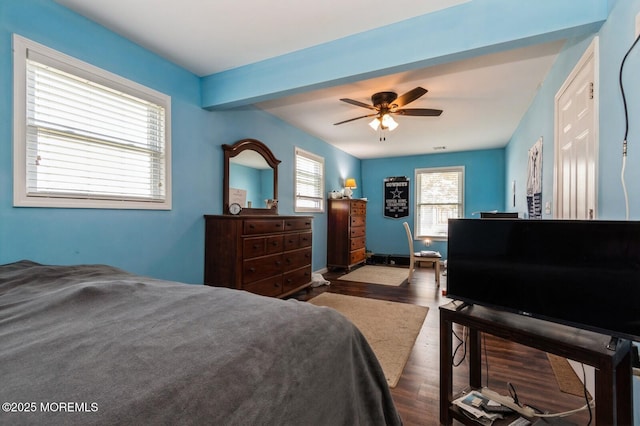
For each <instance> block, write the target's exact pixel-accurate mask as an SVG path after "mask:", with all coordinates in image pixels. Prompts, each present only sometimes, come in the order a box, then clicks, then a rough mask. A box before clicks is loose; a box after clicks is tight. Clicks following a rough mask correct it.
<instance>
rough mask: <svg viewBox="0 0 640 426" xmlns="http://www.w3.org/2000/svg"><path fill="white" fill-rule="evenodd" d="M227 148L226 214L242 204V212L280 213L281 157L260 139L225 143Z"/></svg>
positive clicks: (225, 166)
mask: <svg viewBox="0 0 640 426" xmlns="http://www.w3.org/2000/svg"><path fill="white" fill-rule="evenodd" d="M222 149H223V151H224V182H223V185H224V189H223V198H224V199H223V214H237V213H235V212H231V211H230V210H229V206H231V205H232V204H235V203H237V204H240V207H241V210H240V213H239V214H242V215H248V214H262V215H266V214H278V164H279V163H280V160H278V159H277V158H276V157H275V156H274V155H273V153H272V152H271V150H270V149H269V148H268V147H267V146H266V145H265V144H264V143H262V142H260V141H259V140H256V139H242V140H239V141H238V142H236V143H234V144H233V145H227V144H224V145H222Z"/></svg>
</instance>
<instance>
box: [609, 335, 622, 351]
mask: <svg viewBox="0 0 640 426" xmlns="http://www.w3.org/2000/svg"><path fill="white" fill-rule="evenodd" d="M619 341H620V339H618V338H617V337H612V338H611V340H609V343H607V349H609V350H610V351H615V350H616V348H617V347H618V342H619Z"/></svg>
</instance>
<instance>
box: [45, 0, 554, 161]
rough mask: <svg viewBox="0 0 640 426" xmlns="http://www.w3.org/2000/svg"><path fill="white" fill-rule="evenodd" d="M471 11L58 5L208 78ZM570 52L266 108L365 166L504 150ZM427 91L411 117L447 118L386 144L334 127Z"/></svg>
mask: <svg viewBox="0 0 640 426" xmlns="http://www.w3.org/2000/svg"><path fill="white" fill-rule="evenodd" d="M466 1H472V0H429V1H425V0H396V1H394V2H393V3H392V5H390V3H389V2H388V1H386V0H348V1H345V0H323V1H316V2H306V1H294V0H269V1H267V0H250V1H237V0H215V1H210V0H108V1H107V0H103V1H86V0H56V2H57V3H60V4H62V5H64V6H66V7H69V8H70V9H73V10H75V11H76V12H78V13H80V14H82V15H84V16H86V17H88V18H90V19H92V20H94V21H96V22H98V23H100V24H102V25H103V26H105V27H107V28H109V29H111V30H113V31H115V32H116V33H119V34H121V35H123V36H125V37H126V38H128V39H130V40H132V41H134V42H136V43H138V44H140V45H142V46H144V47H146V48H147V49H149V50H151V51H154V52H156V53H158V54H159V55H161V56H163V57H165V58H167V59H169V60H171V61H173V62H175V63H176V64H179V65H181V66H183V67H184V68H186V69H189V70H191V71H192V72H194V73H195V74H197V75H201V76H204V75H210V74H214V73H216V72H219V71H223V70H226V69H231V68H235V67H238V66H241V65H246V64H249V63H253V62H257V61H260V60H263V59H267V58H270V57H274V56H279V55H282V54H285V53H289V52H292V51H296V50H299V49H303V48H306V47H310V46H314V45H317V44H321V43H324V42H327V41H332V40H336V39H339V38H342V37H345V36H348V35H351V34H355V33H358V32H362V31H367V30H370V29H373V28H377V27H381V26H385V25H389V24H392V23H395V22H399V21H401V20H404V19H408V18H411V17H413V16H419V15H423V14H426V13H430V12H434V11H436V10H439V9H443V8H447V7H451V6H455V5H457V4H460V3H464V2H466ZM355 16H357V19H354V17H355ZM561 46H562V42H553V43H549V44H544V45H536V46H532V47H527V48H521V49H517V50H512V51H508V52H501V53H495V54H491V55H487V56H482V57H477V58H473V59H468V60H463V61H460V62H453V63H448V64H443V65H437V66H433V67H429V68H425V69H421V70H414V71H410V72H405V73H401V74H394V75H389V76H385V77H380V78H376V79H371V80H367V81H361V82H358V83H353V84H349V85H344V86H338V87H331V88H327V89H322V90H317V91H313V92H307V93H301V94H297V95H294V96H289V97H284V98H280V99H276V100H272V101H267V102H263V103H260V104H257V106H258V107H259V108H262V109H264V110H265V111H267V112H269V113H271V114H274V115H276V116H278V117H280V118H281V119H283V120H284V121H286V122H288V123H290V124H292V125H293V126H296V127H298V128H300V129H302V130H303V131H305V132H307V133H309V134H311V135H314V136H316V137H318V138H320V139H322V140H324V141H326V142H328V143H330V144H332V145H335V146H336V147H338V148H340V149H342V150H344V151H346V152H348V153H350V154H352V155H354V156H356V157H358V158H383V157H392V156H403V155H415V154H423V153H427V154H428V153H433V152H447V151H461V150H470V149H483V148H495V147H502V146H505V145H506V143H507V142H508V141H509V139H510V137H511V135H512V133H513V131H514V130H515V128H516V126H517V124H518V123H519V121H520V119H521V118H522V116H523V114H524V113H525V112H526V110H527V108H528V106H529V104H530V102H531V101H532V99H533V97H534V96H535V93H536V91H537V89H538V87H539V85H540V83H541V82H542V81H543V80H544V77H545V75H546V73H547V72H548V70H549V68H550V67H551V65H552V64H553V61H554V60H555V58H556V56H557V53H558V52H559V51H560V48H561ZM417 86H422V87H424V88H426V89H428V90H429V92H428V93H427V94H426V95H424V96H423V97H421V98H420V99H418V100H416V101H415V102H413V103H411V104H409V105H407V107H410V108H437V109H442V110H444V112H443V114H442V115H441V116H440V117H407V116H396V117H395V118H396V121H397V122H398V123H399V126H398V128H397V129H396V130H394V131H393V132H387V134H386V135H385V136H386V141H384V142H381V141H379V135H378V134H377V133H376V132H374V131H373V130H371V128H370V127H369V126H368V125H367V124H368V122H369V121H370V120H368V119H361V120H356V121H353V122H350V123H346V124H342V125H339V126H334V125H333V123H335V122H338V121H343V120H347V119H349V118H354V117H358V116H361V115H366V114H367V113H368V112H370V111H369V110H367V109H364V108H359V107H357V106H353V105H350V104H347V103H344V102H340V100H339V99H340V98H351V99H355V100H358V101H361V102H364V103H371V102H370V97H371V95H372V94H373V93H375V92H379V91H394V92H397V93H398V95H401V94H402V93H404V92H406V91H409V90H411V89H413V88H414V87H417ZM255 137H257V138H259V137H260V136H259V135H255ZM437 147H445V150H444V151H441V150H435V149H436V148H437Z"/></svg>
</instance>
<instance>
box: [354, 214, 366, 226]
mask: <svg viewBox="0 0 640 426" xmlns="http://www.w3.org/2000/svg"><path fill="white" fill-rule="evenodd" d="M350 222H351V226H352V227H353V226H364V225H365V224H366V223H367V219H366V218H365V216H351V221H350Z"/></svg>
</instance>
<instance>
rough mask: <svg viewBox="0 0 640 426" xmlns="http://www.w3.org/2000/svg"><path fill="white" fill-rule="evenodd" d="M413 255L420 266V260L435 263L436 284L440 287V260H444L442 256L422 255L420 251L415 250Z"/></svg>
mask: <svg viewBox="0 0 640 426" xmlns="http://www.w3.org/2000/svg"><path fill="white" fill-rule="evenodd" d="M413 257H414V259H413V261H414V262H415V263H416V265H418V266H420V262H427V263H430V264H431V265H433V268H434V269H435V270H436V285H437V286H438V287H440V260H442V256H434V255H429V256H422V255H420V252H415V253H414V254H413Z"/></svg>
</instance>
